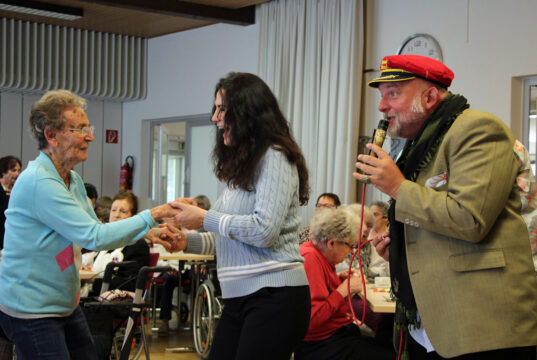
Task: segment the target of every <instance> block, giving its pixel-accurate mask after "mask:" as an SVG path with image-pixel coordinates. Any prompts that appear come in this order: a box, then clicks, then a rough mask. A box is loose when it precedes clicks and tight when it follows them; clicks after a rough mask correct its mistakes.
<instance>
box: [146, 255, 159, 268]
mask: <svg viewBox="0 0 537 360" xmlns="http://www.w3.org/2000/svg"><path fill="white" fill-rule="evenodd" d="M159 257H160V254H159V253H153V252H152V253H149V266H157V263H158V258H159Z"/></svg>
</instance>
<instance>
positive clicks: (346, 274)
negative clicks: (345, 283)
mask: <svg viewBox="0 0 537 360" xmlns="http://www.w3.org/2000/svg"><path fill="white" fill-rule="evenodd" d="M351 276H360V272H359V271H358V270H356V269H352V270H351ZM348 277H349V270H344V271H342V272H340V273H339V278H340V279H341V280H345V279H347V278H348Z"/></svg>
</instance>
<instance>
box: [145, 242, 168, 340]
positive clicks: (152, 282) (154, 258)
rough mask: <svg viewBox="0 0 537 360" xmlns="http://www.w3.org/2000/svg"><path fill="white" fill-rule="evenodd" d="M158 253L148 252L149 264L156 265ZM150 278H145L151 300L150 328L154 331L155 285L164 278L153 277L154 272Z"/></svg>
mask: <svg viewBox="0 0 537 360" xmlns="http://www.w3.org/2000/svg"><path fill="white" fill-rule="evenodd" d="M159 257H160V254H159V253H153V252H152V253H150V254H149V266H157V263H158V259H159ZM149 275H150V278H149V279H148V280H147V284H146V289H149V299H150V301H151V330H153V331H156V330H158V328H157V327H156V322H157V287H158V286H161V285H162V284H163V283H164V279H163V278H161V277H155V276H154V273H150V274H149Z"/></svg>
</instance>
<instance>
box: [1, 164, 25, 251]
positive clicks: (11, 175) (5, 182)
mask: <svg viewBox="0 0 537 360" xmlns="http://www.w3.org/2000/svg"><path fill="white" fill-rule="evenodd" d="M20 172H21V161H20V160H19V159H17V158H16V157H15V156H11V155H8V156H4V157H3V158H1V159H0V175H1V177H0V184H2V186H1V187H0V250H2V248H3V247H4V223H5V221H6V216H5V215H4V211H6V209H7V205H8V203H9V195H10V194H11V189H12V188H13V185H14V184H15V181H16V180H17V178H18V177H19V174H20Z"/></svg>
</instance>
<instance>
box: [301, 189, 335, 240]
mask: <svg viewBox="0 0 537 360" xmlns="http://www.w3.org/2000/svg"><path fill="white" fill-rule="evenodd" d="M339 205H341V201H340V200H339V196H337V195H336V194H334V193H323V194H321V195H319V197H317V202H316V203H315V211H320V210H323V209H333V208H337V207H338V206H339ZM309 239H310V228H309V227H306V228H304V229H302V230H300V232H299V233H298V243H299V244H302V243H304V242H306V241H308V240H309Z"/></svg>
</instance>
